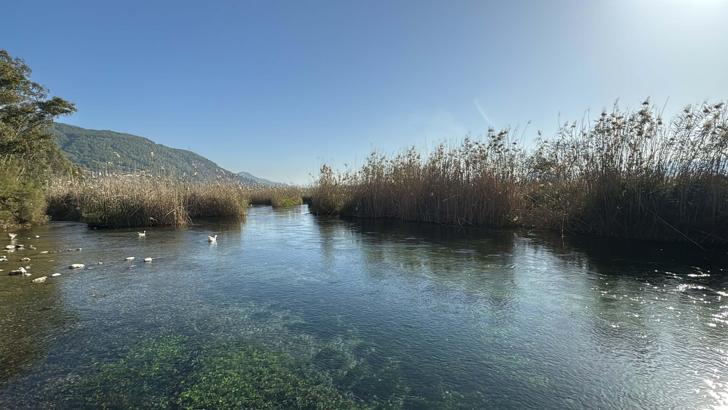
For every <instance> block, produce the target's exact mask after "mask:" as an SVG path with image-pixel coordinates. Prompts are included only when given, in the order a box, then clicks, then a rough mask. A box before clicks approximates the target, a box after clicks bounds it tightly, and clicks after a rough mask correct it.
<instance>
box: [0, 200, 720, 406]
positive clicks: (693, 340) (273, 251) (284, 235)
mask: <svg viewBox="0 0 728 410" xmlns="http://www.w3.org/2000/svg"><path fill="white" fill-rule="evenodd" d="M211 232H216V233H218V234H219V237H218V243H217V244H216V245H209V244H208V243H207V242H206V236H207V234H208V233H211ZM20 234H21V235H20V238H19V240H18V243H23V244H25V246H26V248H25V250H22V251H16V252H13V253H8V254H7V255H8V259H9V261H8V262H0V269H2V270H3V272H0V408H17V407H31V408H35V407H69V408H70V407H73V408H78V407H98V406H103V405H105V406H108V407H135V406H145V407H150V406H156V407H208V408H209V407H213V406H215V405H217V406H223V405H227V406H238V407H240V406H243V407H244V406H253V407H257V406H263V405H265V404H270V403H271V402H272V403H277V404H278V405H280V406H282V407H293V406H296V405H297V406H299V407H305V406H306V405H308V404H311V403H315V402H319V403H323V407H328V408H333V407H347V406H359V405H365V406H373V407H405V408H453V407H461V408H483V407H494V406H498V407H514V408H515V407H518V408H521V407H539V408H544V407H549V408H581V407H601V408H605V407H609V408H613V407H652V408H655V407H659V408H668V407H679V408H711V407H713V406H721V405H722V406H728V272H726V271H728V262H727V261H726V260H725V259H724V258H722V257H715V256H713V257H706V256H704V255H700V254H695V253H691V252H690V250H689V249H683V248H684V247H682V248H681V247H671V248H667V247H665V246H664V245H659V244H657V245H655V244H639V245H635V244H629V243H623V242H609V241H599V242H591V241H588V242H587V241H585V240H583V239H578V238H577V239H572V241H571V243H563V242H562V241H561V239H558V240H554V239H551V238H548V237H543V236H539V235H532V234H529V233H524V232H520V233H516V232H488V231H480V230H463V229H456V228H443V227H437V226H431V225H418V224H402V223H391V222H390V223H370V222H350V221H343V220H339V219H329V218H316V217H314V216H312V215H310V214H309V213H308V211H307V208H306V207H305V206H304V207H299V208H293V209H286V210H272V209H271V208H266V207H256V208H252V209H251V211H250V214H249V216H248V218H247V220H246V221H244V222H243V223H240V224H238V223H236V224H213V223H209V224H202V225H198V226H195V227H192V228H189V229H186V230H176V231H175V230H166V229H158V230H149V231H148V233H147V238H145V239H139V238H137V235H136V234H135V233H134V231H123V230H115V231H95V230H89V229H87V228H86V227H85V226H83V225H80V224H72V223H52V224H49V225H47V226H43V227H38V228H35V229H33V230H32V231H24V232H20ZM35 235H38V236H39V238H35ZM2 241H3V244H5V243H4V242H7V243H9V241H7V239H3V240H2ZM29 245H33V246H34V247H36V249H35V250H32V249H30V248H29ZM76 248H82V249H81V250H76ZM41 251H49V253H43V254H42V253H40V252H41ZM128 256H134V257H136V259H135V260H134V261H133V262H127V261H125V260H124V258H126V257H128ZM147 256H149V257H153V258H154V260H153V262H152V263H144V262H143V261H142V259H143V258H144V257H147ZM22 257H30V258H31V261H30V262H20V258H22ZM99 262H101V263H102V264H99ZM71 263H83V264H85V265H86V268H85V269H82V270H70V269H68V265H69V264H71ZM21 265H22V266H25V265H30V266H31V269H30V272H31V273H32V276H30V277H22V276H7V275H6V274H7V273H8V272H9V271H10V270H12V269H15V268H17V267H19V266H21ZM724 270H725V271H724ZM54 272H58V273H61V276H58V277H49V279H48V280H47V282H46V283H43V284H32V283H31V279H33V278H37V277H39V276H42V275H48V276H50V274H51V273H54ZM251 380H254V382H251ZM261 392H263V393H261ZM304 392H305V394H308V395H310V396H311V397H308V398H307V400H309V401H307V402H304V401H298V402H292V401H286V400H289V399H291V397H294V398H295V397H299V398H300V396H302V395H303V394H304ZM251 395H252V396H255V397H252V396H251ZM241 400H249V401H241ZM301 400H303V399H301Z"/></svg>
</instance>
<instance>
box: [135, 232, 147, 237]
mask: <svg viewBox="0 0 728 410" xmlns="http://www.w3.org/2000/svg"><path fill="white" fill-rule="evenodd" d="M137 235H139V237H140V238H146V237H147V231H144V232H137Z"/></svg>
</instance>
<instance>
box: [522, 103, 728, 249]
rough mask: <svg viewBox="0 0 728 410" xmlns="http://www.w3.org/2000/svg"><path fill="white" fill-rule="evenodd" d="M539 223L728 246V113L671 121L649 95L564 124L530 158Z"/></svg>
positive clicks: (694, 113) (708, 108)
mask: <svg viewBox="0 0 728 410" xmlns="http://www.w3.org/2000/svg"><path fill="white" fill-rule="evenodd" d="M528 167H529V169H530V175H529V182H530V184H529V185H528V188H529V189H528V190H527V192H526V193H525V197H526V199H527V201H526V203H527V206H526V209H527V212H526V213H525V216H527V219H528V222H529V223H530V224H532V225H535V226H543V227H547V228H553V229H560V230H563V231H572V232H583V233H589V234H596V235H600V236H610V237H620V238H638V239H654V240H668V241H687V242H692V243H695V244H699V245H700V244H715V243H728V237H727V236H728V116H727V115H726V106H725V104H723V103H718V104H703V105H701V106H698V107H687V108H685V109H684V110H683V111H682V112H681V113H680V114H678V115H676V116H675V117H674V118H673V120H672V121H670V122H668V123H666V122H664V121H663V119H662V118H661V116H660V115H659V114H658V112H657V111H656V110H655V109H654V107H653V106H651V105H650V104H649V101H645V103H643V105H642V107H641V109H639V110H637V111H636V112H623V111H620V110H619V109H618V108H616V107H615V109H614V110H613V111H612V112H611V113H607V112H603V113H602V114H601V115H600V117H599V119H597V120H596V121H595V122H593V123H591V124H584V125H582V126H577V124H576V123H572V124H569V125H567V126H564V127H562V128H561V129H560V130H559V131H558V133H557V134H556V137H555V138H554V139H553V140H552V141H547V140H544V141H541V143H540V144H539V146H538V149H537V150H536V151H535V152H534V153H533V155H531V156H530V157H529V164H528Z"/></svg>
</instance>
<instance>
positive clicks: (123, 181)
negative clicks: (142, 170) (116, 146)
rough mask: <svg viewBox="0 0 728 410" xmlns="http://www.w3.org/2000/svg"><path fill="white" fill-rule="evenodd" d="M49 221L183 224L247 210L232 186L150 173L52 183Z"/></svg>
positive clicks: (238, 215) (237, 215)
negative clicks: (200, 182)
mask: <svg viewBox="0 0 728 410" xmlns="http://www.w3.org/2000/svg"><path fill="white" fill-rule="evenodd" d="M46 199H47V204H48V206H47V212H48V214H49V216H50V217H51V218H52V219H56V220H77V221H82V222H86V223H87V224H89V225H90V226H94V227H103V228H121V227H152V226H172V227H182V226H186V225H187V224H189V223H190V221H191V219H192V218H212V217H225V218H242V217H244V216H245V211H246V209H247V200H246V198H245V196H244V192H243V189H242V188H241V187H240V186H239V185H236V184H223V183H220V184H207V185H203V184H189V183H184V182H180V181H175V180H171V179H165V178H158V177H149V176H141V175H134V176H114V177H110V176H107V177H101V178H84V179H74V180H64V181H60V180H58V181H54V182H53V183H52V184H51V186H50V187H49V189H48V191H47V194H46Z"/></svg>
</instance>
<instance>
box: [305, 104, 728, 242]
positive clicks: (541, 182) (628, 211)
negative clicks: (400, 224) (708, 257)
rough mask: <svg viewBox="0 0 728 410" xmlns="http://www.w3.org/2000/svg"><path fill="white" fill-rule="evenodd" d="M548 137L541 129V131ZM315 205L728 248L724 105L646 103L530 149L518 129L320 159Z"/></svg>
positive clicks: (567, 127) (370, 214)
mask: <svg viewBox="0 0 728 410" xmlns="http://www.w3.org/2000/svg"><path fill="white" fill-rule="evenodd" d="M539 134H540V133H539ZM311 209H312V211H313V212H315V213H319V214H341V215H349V216H355V217H366V218H397V219H402V220H411V221H423V222H432V223H439V224H456V225H476V226H491V227H504V226H514V225H517V226H528V227H536V228H544V229H552V230H557V231H561V232H563V233H565V232H578V233H586V234H594V235H600V236H607V237H616V238H636V239H648V240H662V241H684V242H689V243H692V244H694V245H696V246H699V247H703V246H706V245H728V235H727V234H726V232H728V114H727V112H726V105H725V104H723V103H718V104H707V103H705V104H702V105H699V106H689V107H686V108H685V109H684V110H683V111H682V112H680V113H679V114H677V115H676V116H675V117H674V118H673V119H672V120H671V121H669V122H666V121H664V120H663V119H662V117H661V115H660V113H659V111H658V110H656V109H655V107H654V106H652V105H650V104H649V102H648V101H646V102H645V103H644V104H642V106H641V107H640V108H639V109H637V110H633V111H622V110H620V109H619V108H617V107H616V106H615V108H614V109H613V110H612V112H604V113H602V114H601V115H600V116H599V118H598V119H596V120H595V121H591V122H589V121H584V122H583V123H582V124H577V123H576V122H571V123H566V124H564V125H563V126H562V127H561V128H560V129H559V130H558V132H557V133H556V135H555V136H554V137H553V138H552V139H543V138H539V141H538V143H537V146H536V147H535V149H533V150H530V151H529V150H526V149H525V148H523V147H522V146H521V144H519V143H517V142H515V141H513V138H512V136H511V132H510V130H507V129H506V130H501V131H499V132H496V131H494V130H489V132H488V134H487V135H486V136H485V138H483V139H472V138H466V139H465V140H464V141H463V142H462V143H461V144H460V145H458V146H455V147H447V146H445V145H440V146H438V147H437V148H436V149H435V150H434V151H433V152H432V153H431V154H430V155H428V156H426V157H424V158H423V157H422V156H421V155H420V154H419V153H418V152H417V151H416V150H414V149H410V150H407V151H405V152H403V153H401V154H399V155H396V156H393V157H387V156H383V155H378V154H372V155H370V156H369V158H368V159H367V161H366V162H365V164H364V165H363V166H362V167H361V168H360V169H358V170H356V171H349V172H344V173H335V172H334V171H333V170H332V169H331V168H330V167H328V166H326V165H324V166H323V167H322V168H321V173H320V176H319V179H318V181H317V183H316V184H315V186H314V187H313V189H312V191H311Z"/></svg>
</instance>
